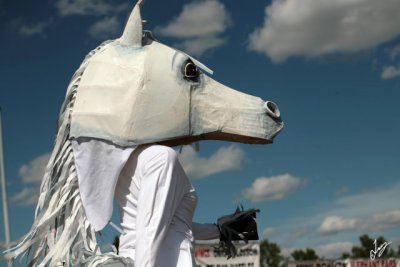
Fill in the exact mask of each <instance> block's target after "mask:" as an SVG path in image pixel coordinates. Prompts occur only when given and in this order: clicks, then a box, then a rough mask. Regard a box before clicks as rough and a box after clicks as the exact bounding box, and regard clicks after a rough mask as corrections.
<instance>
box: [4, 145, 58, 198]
mask: <svg viewBox="0 0 400 267" xmlns="http://www.w3.org/2000/svg"><path fill="white" fill-rule="evenodd" d="M49 159H50V153H46V154H43V155H40V156H38V157H36V158H34V159H33V160H32V161H31V162H29V163H28V164H24V165H22V166H21V168H20V169H19V171H18V175H19V176H20V177H21V182H22V184H23V185H28V186H26V187H24V188H23V189H22V190H21V191H20V192H19V193H17V194H15V195H14V196H12V197H11V202H12V203H14V204H16V205H20V206H29V205H33V204H35V203H36V201H37V199H38V196H39V186H40V183H41V182H42V178H43V175H44V172H45V170H46V165H47V162H48V161H49Z"/></svg>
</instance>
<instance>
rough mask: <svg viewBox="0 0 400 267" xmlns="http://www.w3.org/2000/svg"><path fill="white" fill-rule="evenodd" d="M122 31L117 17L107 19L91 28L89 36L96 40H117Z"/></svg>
mask: <svg viewBox="0 0 400 267" xmlns="http://www.w3.org/2000/svg"><path fill="white" fill-rule="evenodd" d="M120 30H121V25H120V23H119V22H118V19H117V17H106V18H103V19H101V20H99V21H97V22H96V23H94V24H93V25H92V26H90V28H89V35H90V36H91V37H93V38H95V39H107V38H112V37H114V38H115V37H116V35H117V34H118V33H119V32H120Z"/></svg>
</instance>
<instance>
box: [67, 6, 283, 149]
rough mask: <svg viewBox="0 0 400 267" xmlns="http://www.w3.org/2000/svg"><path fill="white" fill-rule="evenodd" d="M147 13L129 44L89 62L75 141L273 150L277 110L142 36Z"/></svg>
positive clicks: (76, 111)
mask: <svg viewBox="0 0 400 267" xmlns="http://www.w3.org/2000/svg"><path fill="white" fill-rule="evenodd" d="M140 6H141V3H138V4H136V5H135V7H134V9H133V11H132V13H131V15H130V18H129V20H128V23H127V25H126V28H125V30H124V32H123V35H122V37H121V38H119V39H117V40H114V41H112V42H109V43H108V44H106V45H104V46H103V47H102V48H101V49H100V50H99V51H98V52H97V53H96V54H95V55H93V56H92V57H91V58H90V59H89V60H88V62H87V63H86V69H85V72H84V73H83V75H82V77H81V80H80V83H79V90H78V92H77V95H76V100H75V103H74V107H73V111H72V117H71V132H70V135H71V137H73V138H79V137H91V138H97V139H102V140H108V141H111V142H112V143H114V144H117V145H120V146H124V147H125V146H132V145H139V144H147V143H154V142H157V143H163V144H167V145H180V144H186V143H191V142H193V141H197V140H203V139H216V140H226V141H236V142H243V143H256V144H266V143H271V142H272V140H273V138H274V136H275V135H276V134H277V133H278V132H279V131H280V130H281V129H282V127H283V123H282V121H281V119H280V112H279V109H278V107H277V105H276V104H274V103H273V102H270V101H267V102H265V101H263V100H261V99H260V98H258V97H253V96H250V95H247V94H244V93H241V92H238V91H235V90H233V89H231V88H228V87H227V86H224V85H222V84H220V83H218V82H216V81H215V80H213V79H212V78H210V77H209V76H207V75H206V74H204V73H203V71H204V72H208V73H212V71H211V70H209V69H208V68H207V67H206V66H204V65H203V64H201V63H200V62H198V61H197V60H195V59H193V58H192V57H190V56H188V55H187V54H185V53H183V52H180V51H178V50H175V49H173V48H170V47H168V46H166V45H163V44H161V43H159V42H158V41H156V40H155V39H154V38H153V37H152V34H151V33H149V32H143V30H142V19H141V15H140ZM200 69H201V70H203V71H201V70H200Z"/></svg>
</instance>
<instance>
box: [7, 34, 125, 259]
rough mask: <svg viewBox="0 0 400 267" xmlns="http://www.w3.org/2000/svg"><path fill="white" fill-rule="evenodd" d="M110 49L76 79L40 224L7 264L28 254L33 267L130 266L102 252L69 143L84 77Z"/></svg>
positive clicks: (49, 170)
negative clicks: (111, 262) (112, 263)
mask: <svg viewBox="0 0 400 267" xmlns="http://www.w3.org/2000/svg"><path fill="white" fill-rule="evenodd" d="M108 43H110V41H107V42H104V43H102V44H101V45H100V46H98V47H97V48H96V49H94V50H92V51H91V52H90V53H89V54H88V55H87V56H86V58H85V60H84V61H83V63H82V64H81V66H80V67H79V69H78V70H77V71H76V72H75V74H74V76H73V77H72V80H71V82H70V84H69V86H68V90H67V95H66V99H65V101H64V104H63V107H62V108H61V112H60V116H59V121H58V132H57V137H56V142H55V146H54V149H53V152H52V155H51V158H50V160H49V162H48V164H47V167H46V172H45V174H44V177H43V180H42V184H41V186H40V196H39V200H38V204H37V207H36V211H35V221H34V223H33V226H32V228H31V229H30V231H29V233H28V234H27V235H26V236H25V237H24V238H23V240H22V241H21V242H20V243H19V244H18V245H16V246H15V247H13V248H12V249H10V250H9V251H7V252H6V255H5V256H4V258H8V259H10V258H15V257H17V256H19V255H21V254H23V253H24V252H25V253H24V255H25V254H27V257H28V261H29V263H28V264H27V265H28V266H46V265H49V266H79V265H81V266H104V263H106V261H108V260H109V259H117V258H118V259H119V262H120V263H121V264H123V265H122V266H128V265H125V264H124V263H126V262H125V261H126V260H125V259H123V258H120V257H118V255H116V254H115V253H107V254H101V252H100V250H99V247H98V244H97V241H96V235H95V231H94V228H93V227H91V225H90V223H89V221H88V220H87V217H86V215H85V212H84V209H83V206H82V201H81V197H80V194H79V186H78V177H77V173H76V167H75V160H74V154H73V151H72V146H71V141H70V140H69V129H70V124H71V111H72V107H73V105H74V100H75V96H76V92H77V90H78V87H79V82H80V79H81V77H82V74H83V72H84V71H85V68H86V66H87V63H88V60H89V59H90V58H91V57H92V56H93V55H94V54H96V53H98V52H99V51H101V50H102V48H104V46H106V45H107V44H108ZM127 264H128V263H127Z"/></svg>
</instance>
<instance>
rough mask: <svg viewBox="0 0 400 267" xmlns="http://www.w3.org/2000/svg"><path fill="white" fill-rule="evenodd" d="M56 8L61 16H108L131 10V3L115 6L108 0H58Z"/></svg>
mask: <svg viewBox="0 0 400 267" xmlns="http://www.w3.org/2000/svg"><path fill="white" fill-rule="evenodd" d="M55 6H56V8H57V10H58V12H59V13H60V15H61V16H71V15H107V14H111V13H114V14H115V13H119V12H121V11H125V10H126V9H127V8H129V6H130V5H129V3H123V4H119V5H113V4H109V3H107V1H106V0H58V1H57V2H56V3H55Z"/></svg>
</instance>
